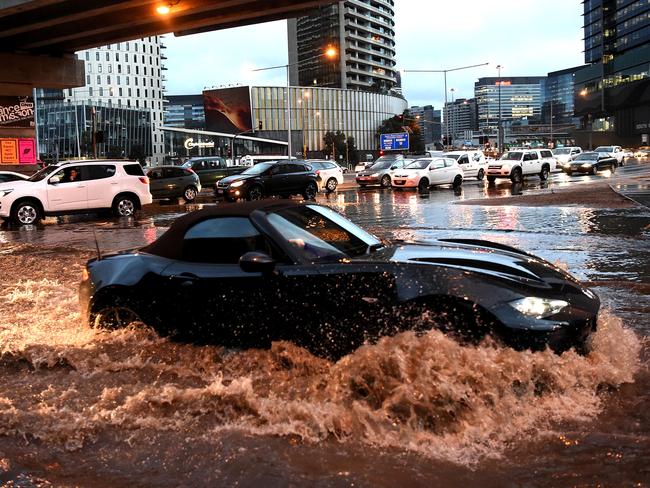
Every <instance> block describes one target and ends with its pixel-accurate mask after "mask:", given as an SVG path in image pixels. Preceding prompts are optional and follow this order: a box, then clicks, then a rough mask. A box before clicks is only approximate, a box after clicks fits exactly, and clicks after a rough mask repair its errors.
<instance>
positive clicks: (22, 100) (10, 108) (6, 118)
mask: <svg viewBox="0 0 650 488" xmlns="http://www.w3.org/2000/svg"><path fill="white" fill-rule="evenodd" d="M32 127H35V124H34V99H33V98H32V97H5V96H1V97H0V129H29V128H32Z"/></svg>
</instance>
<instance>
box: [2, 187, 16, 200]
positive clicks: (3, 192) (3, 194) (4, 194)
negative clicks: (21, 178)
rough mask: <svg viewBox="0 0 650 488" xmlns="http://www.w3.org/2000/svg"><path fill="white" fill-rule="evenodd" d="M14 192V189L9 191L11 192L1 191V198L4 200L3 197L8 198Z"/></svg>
mask: <svg viewBox="0 0 650 488" xmlns="http://www.w3.org/2000/svg"><path fill="white" fill-rule="evenodd" d="M12 191H14V190H13V188H11V189H9V190H0V198H2V197H6V196H7V195H9V194H10V193H11V192H12Z"/></svg>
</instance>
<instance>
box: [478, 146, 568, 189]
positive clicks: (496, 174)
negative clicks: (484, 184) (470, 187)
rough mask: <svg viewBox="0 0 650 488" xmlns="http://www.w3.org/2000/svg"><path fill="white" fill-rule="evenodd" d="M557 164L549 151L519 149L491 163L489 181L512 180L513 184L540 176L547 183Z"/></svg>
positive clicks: (488, 173) (488, 170)
mask: <svg viewBox="0 0 650 488" xmlns="http://www.w3.org/2000/svg"><path fill="white" fill-rule="evenodd" d="M556 165H557V162H556V160H555V158H554V157H553V153H552V152H551V151H550V150H549V149H517V150H514V151H508V152H507V153H505V154H503V156H501V158H499V159H498V160H497V161H491V162H490V164H489V165H488V169H487V179H488V181H489V182H490V183H493V182H494V181H495V180H496V179H497V178H510V180H511V181H512V182H513V183H519V182H521V180H522V178H523V177H524V176H539V179H540V180H542V181H546V180H547V179H548V174H549V173H550V172H551V169H555V166H556Z"/></svg>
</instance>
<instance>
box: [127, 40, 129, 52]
mask: <svg viewBox="0 0 650 488" xmlns="http://www.w3.org/2000/svg"><path fill="white" fill-rule="evenodd" d="M126 50H127V51H128V50H129V42H128V41H127V42H126Z"/></svg>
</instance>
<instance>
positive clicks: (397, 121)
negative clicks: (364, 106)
mask: <svg viewBox="0 0 650 488" xmlns="http://www.w3.org/2000/svg"><path fill="white" fill-rule="evenodd" d="M399 132H408V133H409V141H410V148H409V151H410V152H413V153H421V152H424V139H423V138H422V131H421V130H420V124H418V121H417V119H415V118H414V117H411V113H410V112H409V111H408V110H404V113H402V114H401V115H394V116H393V117H391V118H390V119H386V120H384V121H383V122H382V123H381V125H380V126H379V128H378V129H377V139H378V140H379V136H380V135H381V134H395V133H399ZM377 145H378V146H379V144H377Z"/></svg>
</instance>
